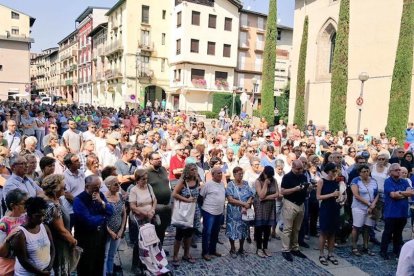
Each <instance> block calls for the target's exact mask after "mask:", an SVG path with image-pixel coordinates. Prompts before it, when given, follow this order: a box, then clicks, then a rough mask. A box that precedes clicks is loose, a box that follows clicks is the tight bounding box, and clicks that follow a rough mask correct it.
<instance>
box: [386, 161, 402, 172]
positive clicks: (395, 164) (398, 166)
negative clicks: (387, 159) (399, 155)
mask: <svg viewBox="0 0 414 276" xmlns="http://www.w3.org/2000/svg"><path fill="white" fill-rule="evenodd" d="M400 167H401V166H400V164H398V163H392V164H391V165H390V167H389V168H388V174H390V173H391V171H393V170H395V169H398V168H400Z"/></svg>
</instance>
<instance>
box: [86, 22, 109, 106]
mask: <svg viewBox="0 0 414 276" xmlns="http://www.w3.org/2000/svg"><path fill="white" fill-rule="evenodd" d="M107 29H108V23H102V24H100V25H98V26H97V27H96V28H94V29H93V30H92V32H90V33H89V37H90V38H91V40H92V99H93V104H94V105H99V106H111V105H112V96H111V97H107V96H109V93H106V92H105V90H106V89H105V87H106V86H105V85H106V81H105V70H106V67H107V59H106V57H105V54H104V51H105V45H106V34H107Z"/></svg>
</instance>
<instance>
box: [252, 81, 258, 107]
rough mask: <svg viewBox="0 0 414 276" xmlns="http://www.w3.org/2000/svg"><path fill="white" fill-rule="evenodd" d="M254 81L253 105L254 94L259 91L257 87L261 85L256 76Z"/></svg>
mask: <svg viewBox="0 0 414 276" xmlns="http://www.w3.org/2000/svg"><path fill="white" fill-rule="evenodd" d="M252 83H253V101H252V105H253V104H254V94H255V93H256V92H257V87H258V86H259V84H258V81H257V79H256V77H254V78H253V79H252Z"/></svg>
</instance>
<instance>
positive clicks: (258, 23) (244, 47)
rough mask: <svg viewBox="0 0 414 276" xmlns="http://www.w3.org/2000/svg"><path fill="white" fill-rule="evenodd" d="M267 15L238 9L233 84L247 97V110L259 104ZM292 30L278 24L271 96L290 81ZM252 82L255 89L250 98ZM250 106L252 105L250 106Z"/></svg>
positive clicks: (249, 112) (258, 107)
mask: <svg viewBox="0 0 414 276" xmlns="http://www.w3.org/2000/svg"><path fill="white" fill-rule="evenodd" d="M266 22H267V15H266V14H261V13H257V12H253V11H249V10H242V11H241V12H240V25H239V43H238V45H239V47H238V62H237V68H236V80H235V86H236V87H238V88H237V91H238V92H242V91H245V92H246V93H247V95H248V96H249V97H250V99H251V103H252V104H249V105H247V109H246V111H247V113H248V114H251V112H252V110H251V109H252V108H253V109H260V106H261V97H260V91H261V80H262V70H263V68H262V67H263V52H264V47H265V41H266ZM292 37H293V29H292V28H290V27H286V26H282V25H278V27H277V37H276V39H277V41H276V43H277V48H276V49H275V51H276V64H275V86H274V92H275V93H274V95H275V96H280V95H281V93H282V92H283V91H284V90H285V88H286V86H287V85H288V84H289V80H290V53H291V51H292ZM254 82H256V90H255V95H254V99H255V100H254V101H253V100H252V97H253V90H254ZM252 105H253V106H252Z"/></svg>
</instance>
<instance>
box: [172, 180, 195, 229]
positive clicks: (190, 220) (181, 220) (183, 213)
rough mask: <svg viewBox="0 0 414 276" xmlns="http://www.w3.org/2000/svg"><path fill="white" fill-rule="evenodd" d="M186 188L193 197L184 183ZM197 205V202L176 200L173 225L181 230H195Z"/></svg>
mask: <svg viewBox="0 0 414 276" xmlns="http://www.w3.org/2000/svg"><path fill="white" fill-rule="evenodd" d="M184 183H185V186H186V188H187V189H188V192H189V193H190V196H191V190H190V188H189V187H188V185H187V182H186V181H184ZM195 208H196V203H195V202H190V203H189V202H184V201H181V200H177V199H175V200H174V208H173V213H172V218H171V225H173V226H175V227H180V228H193V227H194V214H195Z"/></svg>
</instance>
